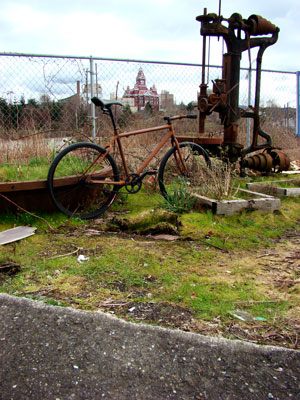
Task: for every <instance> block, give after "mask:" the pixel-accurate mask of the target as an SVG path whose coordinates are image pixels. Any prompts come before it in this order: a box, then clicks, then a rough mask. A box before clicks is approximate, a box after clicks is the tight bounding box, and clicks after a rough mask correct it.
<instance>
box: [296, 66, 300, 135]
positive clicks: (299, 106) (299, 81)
mask: <svg viewBox="0 0 300 400" xmlns="http://www.w3.org/2000/svg"><path fill="white" fill-rule="evenodd" d="M296 80H297V90H296V93H297V100H296V104H297V105H296V107H297V110H296V114H297V136H298V137H300V99H299V96H300V87H299V85H300V71H297V73H296Z"/></svg>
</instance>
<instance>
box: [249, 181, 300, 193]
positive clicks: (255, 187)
mask: <svg viewBox="0 0 300 400" xmlns="http://www.w3.org/2000/svg"><path fill="white" fill-rule="evenodd" d="M277 182H284V181H275V182H270V184H268V183H247V187H248V188H249V189H251V190H252V191H255V192H257V194H259V193H266V194H269V195H277V196H299V195H300V188H296V187H295V188H282V187H280V186H274V183H277Z"/></svg>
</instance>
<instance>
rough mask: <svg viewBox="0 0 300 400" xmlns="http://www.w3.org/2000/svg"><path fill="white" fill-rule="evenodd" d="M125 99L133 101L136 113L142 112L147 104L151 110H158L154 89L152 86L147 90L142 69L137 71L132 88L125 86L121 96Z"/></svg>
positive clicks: (157, 97) (156, 94) (157, 99)
mask: <svg viewBox="0 0 300 400" xmlns="http://www.w3.org/2000/svg"><path fill="white" fill-rule="evenodd" d="M126 98H127V99H128V98H133V99H134V107H136V108H137V110H138V111H140V110H143V109H144V108H145V105H146V104H147V103H149V104H150V105H151V106H152V108H153V110H158V109H159V96H158V93H157V90H156V87H155V85H153V86H152V87H150V89H148V88H147V86H146V78H145V74H144V71H143V70H142V68H140V69H139V72H138V74H137V77H136V83H135V85H134V88H133V89H130V88H129V86H127V89H126V90H125V92H124V95H123V99H126Z"/></svg>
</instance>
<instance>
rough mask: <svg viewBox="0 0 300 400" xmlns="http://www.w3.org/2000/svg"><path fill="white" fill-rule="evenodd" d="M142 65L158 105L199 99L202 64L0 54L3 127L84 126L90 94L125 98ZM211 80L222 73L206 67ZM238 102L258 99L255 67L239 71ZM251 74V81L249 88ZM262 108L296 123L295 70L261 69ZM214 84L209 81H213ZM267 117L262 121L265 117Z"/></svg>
mask: <svg viewBox="0 0 300 400" xmlns="http://www.w3.org/2000/svg"><path fill="white" fill-rule="evenodd" d="M140 68H142V70H143V72H144V75H145V79H146V86H147V88H148V89H150V88H153V86H155V88H156V90H157V93H158V95H159V96H160V97H159V100H160V106H159V107H160V109H162V110H166V111H167V112H171V111H174V110H176V107H178V106H179V105H180V104H181V106H182V104H184V105H185V106H188V105H191V104H192V102H195V103H196V101H197V92H198V91H199V84H200V82H201V72H202V69H201V65H195V64H179V63H163V62H148V61H132V60H112V59H102V58H88V57H59V56H44V55H41V56H39V55H23V54H22V55H18V54H0V74H1V75H0V132H1V133H2V134H6V135H7V134H8V135H10V134H14V133H15V132H18V133H19V132H22V133H24V132H28V133H34V132H41V131H43V132H51V133H52V132H60V133H62V134H64V135H65V134H66V133H67V132H72V131H76V130H82V129H83V127H84V126H86V123H87V121H88V120H89V118H90V117H91V116H93V113H92V107H91V102H90V98H91V96H92V95H96V96H97V95H98V96H99V97H102V98H104V99H112V98H118V99H122V97H123V95H124V92H125V90H126V89H127V88H128V87H129V88H130V89H132V88H134V86H135V84H136V78H137V73H138V71H139V69H140ZM206 74H207V81H208V82H211V80H214V79H216V78H221V75H222V69H221V67H218V66H210V67H209V68H206ZM240 77H241V79H240V105H241V106H247V105H248V104H253V103H254V94H255V71H252V73H251V77H250V75H249V71H248V70H247V69H242V70H241V75H240ZM249 78H250V81H251V82H252V84H251V90H249ZM261 82H262V84H261V96H260V98H261V108H262V111H263V115H264V118H265V121H272V123H274V124H277V125H278V126H284V127H289V128H290V129H294V130H295V129H296V73H290V72H279V71H263V72H262V78H261ZM210 86H211V85H210ZM263 122H264V121H263Z"/></svg>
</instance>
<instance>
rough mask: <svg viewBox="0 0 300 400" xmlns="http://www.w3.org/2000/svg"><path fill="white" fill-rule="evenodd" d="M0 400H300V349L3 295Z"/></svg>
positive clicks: (0, 313)
mask: <svg viewBox="0 0 300 400" xmlns="http://www.w3.org/2000/svg"><path fill="white" fill-rule="evenodd" d="M0 321H1V323H0V399H1V400H8V399H20V400H26V399H36V400H48V399H51V400H58V399H60V400H68V399H74V400H77V399H102V398H104V399H130V400H133V399H143V400H144V399H151V400H152V399H197V400H202V399H212V400H218V399H229V400H232V399H238V400H244V399H266V400H267V399H280V400H285V399H300V352H296V351H291V350H285V349H283V348H275V347H263V346H262V347H259V346H256V345H252V344H248V343H244V342H233V341H229V340H224V339H213V338H209V337H204V336H201V335H196V334H190V333H184V332H180V331H171V330H167V329H162V328H158V327H150V326H145V325H134V324H130V323H127V322H123V321H121V320H119V319H117V318H114V317H112V316H110V315H107V314H104V313H102V312H86V311H78V310H73V309H69V308H61V307H52V306H47V305H44V304H43V303H40V302H36V301H32V300H28V299H23V298H16V297H11V296H8V295H5V294H2V295H1V294H0Z"/></svg>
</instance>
